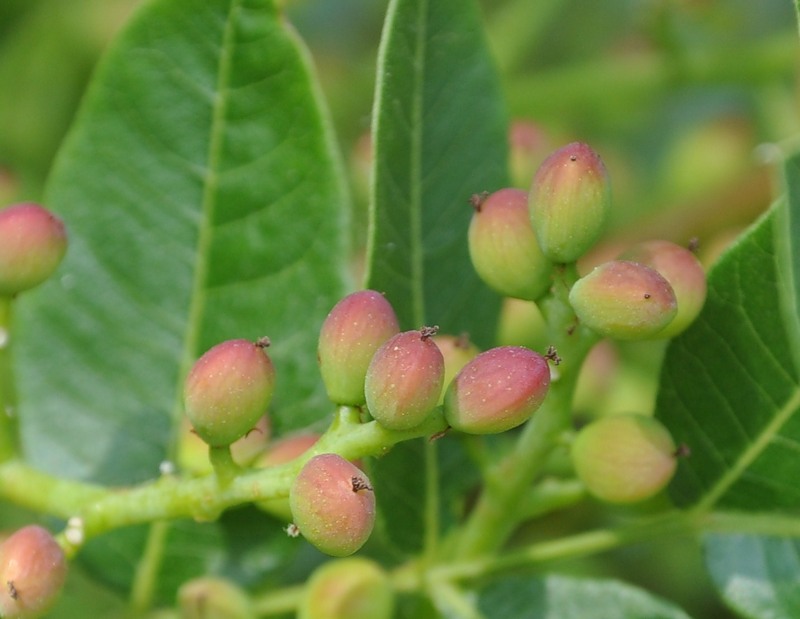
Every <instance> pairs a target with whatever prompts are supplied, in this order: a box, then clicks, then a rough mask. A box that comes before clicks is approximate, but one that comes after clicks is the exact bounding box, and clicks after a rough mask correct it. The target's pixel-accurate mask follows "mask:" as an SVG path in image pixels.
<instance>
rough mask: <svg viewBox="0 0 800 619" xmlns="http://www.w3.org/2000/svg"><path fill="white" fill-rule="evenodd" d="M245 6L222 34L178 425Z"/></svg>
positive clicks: (233, 2) (234, 2)
mask: <svg viewBox="0 0 800 619" xmlns="http://www.w3.org/2000/svg"><path fill="white" fill-rule="evenodd" d="M240 9H241V0H230V8H229V11H228V17H227V19H226V21H225V28H224V30H223V33H222V43H221V46H220V59H219V63H218V72H217V83H216V87H215V90H214V93H215V94H214V100H213V110H212V115H211V127H210V135H209V137H210V139H209V144H208V154H207V157H206V160H207V162H208V164H207V165H206V173H205V175H204V179H205V185H204V187H203V198H202V203H201V208H200V210H201V218H200V229H199V231H198V237H197V251H196V256H197V259H196V260H195V265H196V267H195V271H194V279H193V281H192V288H191V300H190V304H189V313H188V320H187V324H186V336H185V338H184V347H183V352H182V353H181V362H180V371H179V373H178V379H179V381H180V382H179V383H178V385H176V389H175V403H174V407H173V414H172V419H173V424H174V425H175V426H177V425H178V424H179V422H180V419H181V416H182V414H183V392H182V389H181V388H180V385H181V384H182V381H183V377H184V376H186V374H187V373H188V372H189V369H190V367H191V365H192V363H193V362H194V358H195V356H196V354H197V346H198V342H199V339H200V326H201V324H202V316H203V310H204V308H205V301H206V282H207V281H208V269H209V255H210V249H211V242H212V238H213V225H212V222H213V219H214V217H213V216H214V213H215V212H216V209H217V206H218V204H217V198H218V195H219V193H218V191H217V190H218V187H219V173H218V170H219V167H220V162H221V160H222V141H223V138H224V134H225V126H226V124H227V121H226V114H227V111H228V103H229V93H230V89H229V84H230V76H231V70H232V64H233V61H232V58H233V48H234V40H235V31H236V27H235V25H236V16H237V15H238V13H239V12H240ZM176 448H177V442H176V441H173V444H172V445H171V449H172V450H175V449H176Z"/></svg>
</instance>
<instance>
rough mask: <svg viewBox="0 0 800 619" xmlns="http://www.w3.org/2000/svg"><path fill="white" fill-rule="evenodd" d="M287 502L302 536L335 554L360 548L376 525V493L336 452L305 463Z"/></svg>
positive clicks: (355, 468)
mask: <svg viewBox="0 0 800 619" xmlns="http://www.w3.org/2000/svg"><path fill="white" fill-rule="evenodd" d="M289 504H290V507H291V510H292V517H293V518H294V524H295V525H296V526H297V528H298V529H299V530H300V533H301V534H302V535H303V537H305V538H306V539H307V540H308V541H309V542H310V543H311V544H313V545H314V546H316V547H317V548H319V549H320V550H321V551H322V552H325V553H327V554H329V555H333V556H335V557H345V556H347V555H351V554H353V553H354V552H355V551H357V550H358V549H359V548H361V546H363V545H364V543H365V542H366V541H367V539H368V538H369V536H370V534H371V533H372V528H373V526H374V525H375V494H374V492H373V490H372V485H371V484H370V481H369V479H368V478H367V476H366V475H365V474H364V473H363V472H362V471H361V470H360V469H359V468H358V467H356V466H355V465H353V464H351V463H350V462H348V461H347V460H345V459H344V458H342V457H341V456H338V455H336V454H321V455H319V456H314V457H313V458H311V459H310V460H309V461H308V462H306V464H305V466H303V468H302V469H301V471H300V473H299V474H298V475H297V477H296V478H295V480H294V483H293V484H292V487H291V489H290V491H289Z"/></svg>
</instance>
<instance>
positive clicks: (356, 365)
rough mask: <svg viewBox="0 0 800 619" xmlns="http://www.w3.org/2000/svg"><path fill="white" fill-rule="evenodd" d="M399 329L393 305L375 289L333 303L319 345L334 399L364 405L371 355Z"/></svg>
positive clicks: (322, 370) (322, 367)
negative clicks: (365, 383) (365, 382)
mask: <svg viewBox="0 0 800 619" xmlns="http://www.w3.org/2000/svg"><path fill="white" fill-rule="evenodd" d="M399 331H400V326H399V324H398V322H397V316H396V315H395V313H394V309H392V306H391V304H390V303H389V301H387V300H386V297H384V296H383V295H382V294H380V293H379V292H375V291H374V290H361V291H359V292H354V293H353V294H351V295H348V296H346V297H345V298H344V299H342V300H341V301H339V302H338V303H337V304H336V305H335V306H334V308H333V309H332V310H331V311H330V313H329V314H328V316H327V318H326V319H325V321H324V322H323V323H322V328H321V329H320V334H319V344H318V346H317V359H318V361H319V369H320V373H321V374H322V381H323V383H324V384H325V389H326V391H327V392H328V397H329V398H330V399H331V401H333V402H335V403H336V404H346V405H349V406H361V405H362V404H364V402H365V401H366V400H365V398H364V377H365V376H366V374H367V368H368V367H369V363H370V361H371V360H372V356H373V355H374V354H375V351H376V350H378V348H380V346H381V345H382V344H383V343H384V342H386V340H388V339H389V338H390V337H392V336H393V335H395V334H396V333H398V332H399Z"/></svg>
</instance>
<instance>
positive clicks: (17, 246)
mask: <svg viewBox="0 0 800 619" xmlns="http://www.w3.org/2000/svg"><path fill="white" fill-rule="evenodd" d="M66 251H67V232H66V229H65V228H64V224H63V222H62V221H61V220H60V219H59V218H58V217H56V216H55V215H54V214H53V213H51V212H50V211H48V210H47V209H45V208H43V207H41V206H39V205H38V204H32V203H23V204H14V205H12V206H8V207H6V208H4V209H2V210H0V296H13V295H15V294H17V293H20V292H23V291H25V290H28V289H29V288H33V287H34V286H37V285H39V284H41V283H42V282H43V281H45V280H46V279H47V278H49V277H50V276H51V275H52V274H53V272H54V271H55V270H56V268H57V267H58V265H59V264H60V263H61V259H62V258H63V257H64V254H65V253H66Z"/></svg>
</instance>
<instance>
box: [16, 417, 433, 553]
mask: <svg viewBox="0 0 800 619" xmlns="http://www.w3.org/2000/svg"><path fill="white" fill-rule="evenodd" d="M351 413H352V410H351V409H346V408H345V409H344V410H343V411H340V415H339V416H338V417H337V420H336V421H334V423H333V424H332V426H331V428H330V430H329V431H328V432H326V433H325V434H324V435H323V436H322V438H320V440H319V441H318V442H317V443H316V444H315V445H314V447H312V448H311V449H310V450H309V451H308V452H306V453H305V454H303V455H302V456H300V457H299V458H297V459H295V460H293V461H291V462H288V463H286V464H283V465H280V466H275V467H270V468H267V469H261V470H250V471H243V472H242V473H241V474H239V475H237V476H236V477H235V478H233V479H231V480H230V481H229V483H227V484H225V485H222V486H221V485H220V483H219V479H218V478H217V476H216V475H208V476H205V477H198V478H189V479H183V478H176V477H172V476H164V477H162V478H160V479H158V480H155V481H152V482H149V483H145V484H142V485H139V486H134V487H131V488H120V489H108V488H103V487H100V486H95V485H92V484H86V483H81V482H76V481H70V480H64V479H59V478H56V477H53V476H50V475H47V474H45V473H41V472H39V471H36V470H34V469H32V468H30V467H29V466H27V465H25V464H23V463H22V462H19V461H18V460H10V461H8V462H4V463H2V464H0V497H2V498H6V499H9V500H11V501H13V502H15V503H17V504H19V505H22V506H25V507H29V508H32V509H35V510H37V511H40V512H44V513H49V514H53V515H56V516H59V517H61V518H64V519H69V518H72V519H73V522H76V521H77V522H78V523H79V524H80V529H81V535H80V541H78V542H77V544H78V545H79V544H80V543H82V541H84V540H86V539H89V538H91V537H93V536H96V535H99V534H101V533H104V532H106V531H109V530H112V529H116V528H119V527H122V526H127V525H132V524H141V523H146V522H156V521H159V520H166V519H172V518H195V519H198V520H213V519H215V518H217V517H218V516H219V514H220V513H221V512H222V511H223V510H224V509H227V508H228V507H232V506H234V505H239V504H242V503H249V502H254V501H263V500H266V499H275V498H283V497H286V496H287V495H288V493H289V486H290V484H291V482H292V480H293V479H294V477H295V476H296V474H297V472H298V471H299V469H300V467H301V466H302V465H303V464H304V463H305V462H306V461H307V460H308V459H309V458H311V457H313V456H314V455H317V454H320V453H338V454H340V455H341V456H342V457H344V458H346V459H348V460H355V459H358V458H363V457H366V456H369V455H376V454H380V453H383V452H385V451H386V450H387V449H389V448H390V447H391V446H392V445H394V444H395V443H398V442H400V441H405V440H410V439H413V438H418V437H422V436H431V435H433V434H437V433H439V432H442V431H443V430H444V429H445V428H446V427H447V423H446V422H445V420H444V417H443V415H442V414H441V411H437V413H436V414H434V415H432V416H431V417H430V419H428V420H427V421H426V422H425V423H424V424H422V425H420V426H418V427H416V428H412V429H410V430H403V431H393V430H387V429H386V428H384V427H382V426H380V425H379V424H378V423H377V422H369V423H365V424H358V423H354V422H353V420H352V419H351V417H352V415H351Z"/></svg>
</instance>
